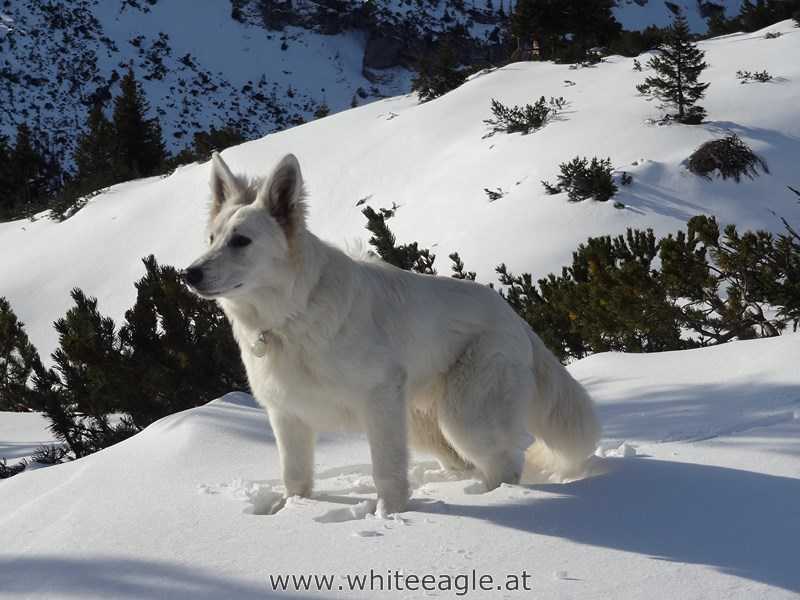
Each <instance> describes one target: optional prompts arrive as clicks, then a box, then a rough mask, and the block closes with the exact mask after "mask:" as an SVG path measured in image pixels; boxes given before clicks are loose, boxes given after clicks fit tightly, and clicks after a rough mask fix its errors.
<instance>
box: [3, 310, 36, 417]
mask: <svg viewBox="0 0 800 600" xmlns="http://www.w3.org/2000/svg"><path fill="white" fill-rule="evenodd" d="M38 360H39V354H38V353H37V352H36V348H34V347H33V344H31V343H30V341H29V340H28V336H27V334H26V333H25V327H24V325H23V323H22V322H21V321H19V320H18V319H17V316H16V315H15V314H14V311H13V310H11V305H10V304H9V302H8V300H6V299H5V298H4V297H2V296H0V410H25V409H28V408H31V406H30V395H31V393H30V389H29V388H28V380H29V379H30V377H31V374H32V372H33V367H34V364H35V363H36V362H38Z"/></svg>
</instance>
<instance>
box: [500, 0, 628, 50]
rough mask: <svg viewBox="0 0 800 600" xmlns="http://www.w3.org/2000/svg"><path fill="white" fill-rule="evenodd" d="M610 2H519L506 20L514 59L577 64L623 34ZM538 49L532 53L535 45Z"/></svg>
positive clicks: (548, 0)
mask: <svg viewBox="0 0 800 600" xmlns="http://www.w3.org/2000/svg"><path fill="white" fill-rule="evenodd" d="M614 6H615V3H614V2H613V0H518V2H517V3H516V5H515V6H514V9H513V12H512V13H511V17H510V19H509V31H510V34H511V37H512V38H513V39H515V40H516V42H517V48H516V51H515V54H516V55H517V58H524V57H526V56H525V55H527V56H529V57H532V58H536V57H537V56H536V52H538V58H541V59H542V60H560V61H569V62H578V61H581V60H584V59H585V58H586V57H587V56H588V54H589V51H590V50H591V48H592V47H593V46H602V45H608V44H609V43H610V42H611V41H612V40H614V39H615V38H617V37H618V36H619V34H620V32H621V31H622V27H621V25H620V24H619V23H618V22H617V21H616V19H615V18H614V14H613V12H612V9H613V8H614ZM535 45H536V46H538V49H537V50H536V52H534V46H535Z"/></svg>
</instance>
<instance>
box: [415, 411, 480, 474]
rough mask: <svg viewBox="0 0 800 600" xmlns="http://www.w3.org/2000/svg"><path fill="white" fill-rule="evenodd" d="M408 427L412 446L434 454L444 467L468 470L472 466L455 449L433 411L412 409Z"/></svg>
mask: <svg viewBox="0 0 800 600" xmlns="http://www.w3.org/2000/svg"><path fill="white" fill-rule="evenodd" d="M408 428H409V440H410V442H411V446H412V447H413V448H414V449H415V450H419V451H420V452H426V453H428V454H432V455H433V456H434V457H435V458H436V460H438V461H439V464H440V465H441V466H442V468H443V469H446V470H448V471H468V470H470V469H471V468H472V465H470V464H469V463H467V462H466V461H465V460H464V459H463V458H461V457H460V456H459V455H458V453H457V452H456V451H455V450H453V447H452V446H451V445H450V442H448V441H447V439H445V437H444V435H443V434H442V430H441V429H439V424H438V423H437V422H436V416H435V415H434V414H431V412H426V411H421V410H414V409H412V410H411V411H410V412H409V417H408Z"/></svg>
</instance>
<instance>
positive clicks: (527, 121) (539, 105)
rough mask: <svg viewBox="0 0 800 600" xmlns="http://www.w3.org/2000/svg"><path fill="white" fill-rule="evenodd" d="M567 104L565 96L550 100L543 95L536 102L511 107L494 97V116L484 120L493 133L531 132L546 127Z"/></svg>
mask: <svg viewBox="0 0 800 600" xmlns="http://www.w3.org/2000/svg"><path fill="white" fill-rule="evenodd" d="M565 105H566V100H564V98H563V97H559V98H550V100H549V101H548V100H546V99H545V97H544V96H542V97H541V98H539V99H538V100H537V101H536V102H535V103H534V104H526V105H524V106H516V105H515V106H510V107H509V106H506V105H504V104H503V103H502V102H500V101H499V100H496V99H494V98H492V115H493V118H491V119H486V120H484V123H486V124H487V125H489V126H490V127H491V131H492V133H496V132H505V133H523V134H525V133H530V132H531V131H536V130H537V129H541V128H542V127H544V126H545V125H546V124H547V123H548V122H549V121H551V120H552V119H553V118H555V117H556V116H557V115H558V113H559V112H560V111H562V110H563V109H564V106H565Z"/></svg>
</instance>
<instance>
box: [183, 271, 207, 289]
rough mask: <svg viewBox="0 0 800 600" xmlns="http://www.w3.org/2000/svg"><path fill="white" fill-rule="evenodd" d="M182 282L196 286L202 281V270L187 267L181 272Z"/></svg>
mask: <svg viewBox="0 0 800 600" xmlns="http://www.w3.org/2000/svg"><path fill="white" fill-rule="evenodd" d="M183 280H184V281H185V282H186V283H188V284H189V285H197V284H198V283H200V282H201V281H203V269H200V268H199V267H189V268H188V269H186V270H185V271H184V272H183Z"/></svg>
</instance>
